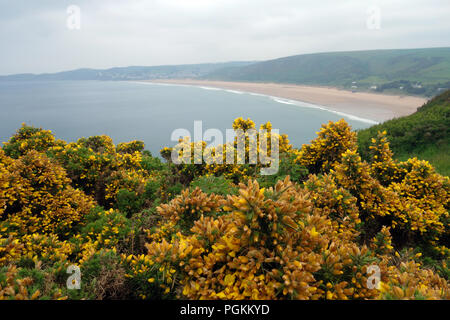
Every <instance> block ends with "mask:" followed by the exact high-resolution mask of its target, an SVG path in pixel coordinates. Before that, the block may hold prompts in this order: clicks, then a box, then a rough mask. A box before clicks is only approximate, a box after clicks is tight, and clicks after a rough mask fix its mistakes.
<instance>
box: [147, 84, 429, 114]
mask: <svg viewBox="0 0 450 320" xmlns="http://www.w3.org/2000/svg"><path fill="white" fill-rule="evenodd" d="M138 82H152V83H162V84H174V85H190V86H198V87H205V88H218V89H225V90H235V91H240V92H246V93H253V94H261V95H267V96H271V97H276V98H282V99H288V100H293V101H299V102H306V103H310V104H314V105H317V106H322V107H324V108H326V109H327V110H329V111H332V112H335V113H338V114H340V113H342V114H346V115H351V116H355V117H360V118H363V119H370V120H372V121H374V123H375V122H383V121H386V120H389V119H393V118H397V117H401V116H406V115H410V114H412V113H414V112H415V111H416V110H417V108H418V107H420V106H422V105H423V104H424V103H425V102H426V101H427V99H426V98H421V97H415V96H398V95H397V96H396V95H386V94H378V93H369V92H351V91H346V90H341V89H337V88H331V87H314V86H306V85H294V84H281V83H255V82H230V81H212V80H193V79H158V80H140V81H138Z"/></svg>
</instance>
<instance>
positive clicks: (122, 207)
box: [116, 184, 148, 217]
mask: <svg viewBox="0 0 450 320" xmlns="http://www.w3.org/2000/svg"><path fill="white" fill-rule="evenodd" d="M147 185H148V184H147ZM146 191H147V190H146ZM143 204H144V199H143V197H141V196H139V195H138V194H136V192H134V191H128V190H127V189H120V190H119V192H118V193H117V196H116V206H117V209H119V211H121V212H124V213H126V214H127V216H128V217H129V216H131V215H132V214H133V213H136V212H139V211H140V210H141V209H142V205H143Z"/></svg>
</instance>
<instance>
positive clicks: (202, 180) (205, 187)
mask: <svg viewBox="0 0 450 320" xmlns="http://www.w3.org/2000/svg"><path fill="white" fill-rule="evenodd" d="M190 186H191V188H192V189H195V188H197V187H198V188H200V190H202V191H203V192H204V193H206V194H211V193H215V194H220V195H223V196H226V195H227V194H230V195H232V194H236V193H237V188H236V186H234V185H233V183H232V182H231V181H230V180H228V179H227V178H225V177H224V176H219V177H216V176H201V177H198V178H196V179H194V180H193V181H192V182H191V185H190Z"/></svg>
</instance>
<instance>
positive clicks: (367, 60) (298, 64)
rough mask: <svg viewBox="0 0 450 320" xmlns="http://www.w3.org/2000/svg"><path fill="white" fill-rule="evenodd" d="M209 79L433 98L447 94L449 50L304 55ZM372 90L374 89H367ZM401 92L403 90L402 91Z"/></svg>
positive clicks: (240, 68)
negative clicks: (339, 88)
mask: <svg viewBox="0 0 450 320" xmlns="http://www.w3.org/2000/svg"><path fill="white" fill-rule="evenodd" d="M206 78H208V79H214V80H229V81H256V82H280V83H295V84H310V85H326V86H328V85H329V86H337V87H342V88H352V86H356V87H357V88H354V89H356V90H376V91H379V92H384V91H387V92H402V91H403V92H406V93H409V94H418V95H428V96H433V95H435V94H437V93H439V91H440V90H442V89H440V90H439V88H445V89H448V88H450V48H428V49H398V50H372V51H353V52H328V53H316V54H303V55H296V56H290V57H285V58H280V59H275V60H269V61H264V62H259V63H254V64H250V65H246V66H237V67H227V68H222V69H218V70H215V71H213V72H211V73H210V74H208V75H207V76H206ZM373 86H376V87H377V88H376V89H373V88H372V89H371V87H373ZM400 87H402V89H400Z"/></svg>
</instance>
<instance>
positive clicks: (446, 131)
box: [358, 90, 450, 176]
mask: <svg viewBox="0 0 450 320" xmlns="http://www.w3.org/2000/svg"><path fill="white" fill-rule="evenodd" d="M384 130H386V131H387V137H388V140H389V142H390V146H391V149H392V150H393V151H394V154H395V157H396V158H398V159H400V160H405V159H407V158H411V157H418V158H419V159H423V160H428V161H430V162H431V163H432V164H433V165H434V166H435V167H436V169H437V171H438V172H440V173H441V174H444V175H447V176H449V175H450V90H447V91H445V92H444V93H442V94H440V95H438V96H437V97H435V98H433V99H431V100H430V101H428V102H427V103H426V104H425V105H423V106H422V107H420V108H419V109H418V110H417V112H415V113H414V114H412V115H410V116H407V117H401V118H397V119H393V120H389V121H386V122H384V123H382V124H379V125H375V126H373V127H370V128H368V129H364V130H361V131H359V133H358V143H359V148H360V153H361V155H362V156H363V157H365V158H367V157H368V154H369V145H370V139H371V138H372V137H374V136H376V134H377V132H378V131H384Z"/></svg>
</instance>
